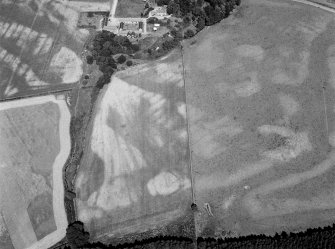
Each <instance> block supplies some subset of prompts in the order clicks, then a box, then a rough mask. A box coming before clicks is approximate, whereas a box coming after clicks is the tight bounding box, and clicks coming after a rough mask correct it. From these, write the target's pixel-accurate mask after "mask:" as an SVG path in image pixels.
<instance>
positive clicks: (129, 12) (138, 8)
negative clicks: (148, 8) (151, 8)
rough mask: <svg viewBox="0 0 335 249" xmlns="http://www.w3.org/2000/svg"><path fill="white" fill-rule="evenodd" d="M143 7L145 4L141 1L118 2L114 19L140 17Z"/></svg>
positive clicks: (121, 0) (126, 0) (127, 0)
mask: <svg viewBox="0 0 335 249" xmlns="http://www.w3.org/2000/svg"><path fill="white" fill-rule="evenodd" d="M114 1H117V0H114ZM144 7H145V2H144V1H143V0H118V2H117V7H116V11H115V17H120V18H124V17H141V12H143V10H144Z"/></svg>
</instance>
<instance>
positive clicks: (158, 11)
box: [149, 5, 169, 19]
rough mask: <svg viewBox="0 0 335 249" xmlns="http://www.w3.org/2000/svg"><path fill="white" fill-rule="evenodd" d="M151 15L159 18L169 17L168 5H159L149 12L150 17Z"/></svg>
mask: <svg viewBox="0 0 335 249" xmlns="http://www.w3.org/2000/svg"><path fill="white" fill-rule="evenodd" d="M150 17H156V18H158V19H164V18H166V17H169V15H168V13H167V6H166V5H164V6H158V7H155V8H154V9H153V10H152V11H150V12H149V18H150Z"/></svg>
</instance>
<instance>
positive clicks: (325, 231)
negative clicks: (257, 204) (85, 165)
mask: <svg viewBox="0 0 335 249" xmlns="http://www.w3.org/2000/svg"><path fill="white" fill-rule="evenodd" d="M67 242H68V245H69V246H67V247H65V248H71V249H77V248H84V249H93V248H94V249H107V248H108V249H116V248H119V249H156V248H162V249H170V248H171V249H182V248H183V249H193V248H198V249H212V248H213V249H214V248H215V249H242V248H250V249H252V248H257V249H258V248H260V249H328V248H329V249H331V248H335V224H334V225H333V226H327V227H324V228H315V229H307V230H306V231H304V232H299V233H289V234H287V233H286V232H282V233H281V234H280V235H279V234H276V235H275V236H272V237H271V236H265V235H249V236H241V237H238V238H227V239H212V238H198V239H197V243H196V244H197V246H196V244H195V243H194V241H192V239H190V238H182V237H170V236H166V237H162V236H161V237H154V238H150V239H145V240H142V241H135V242H134V243H132V244H122V245H104V244H102V243H91V244H90V243H88V233H87V232H85V231H84V229H83V224H82V223H81V222H75V223H72V224H71V225H69V228H68V229H67Z"/></svg>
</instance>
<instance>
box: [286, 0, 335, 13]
mask: <svg viewBox="0 0 335 249" xmlns="http://www.w3.org/2000/svg"><path fill="white" fill-rule="evenodd" d="M292 2H297V3H302V4H307V5H310V6H313V7H316V8H319V9H323V10H326V11H329V12H332V13H335V9H333V8H330V7H326V6H323V5H321V4H318V3H314V2H310V1H306V0H292Z"/></svg>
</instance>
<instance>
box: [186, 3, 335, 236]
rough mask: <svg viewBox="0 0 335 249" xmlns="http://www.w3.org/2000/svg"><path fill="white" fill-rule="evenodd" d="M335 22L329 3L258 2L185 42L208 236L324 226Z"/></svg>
mask: <svg viewBox="0 0 335 249" xmlns="http://www.w3.org/2000/svg"><path fill="white" fill-rule="evenodd" d="M334 30H335V22H334V16H333V14H332V13H327V12H325V11H323V10H321V9H318V8H314V7H311V6H306V5H302V4H299V3H293V2H292V1H273V0H255V1H251V0H250V1H245V2H244V3H243V4H242V6H241V7H240V8H239V10H238V11H237V12H236V14H235V15H233V16H232V17H230V18H228V19H226V20H224V21H222V22H221V23H220V24H218V25H215V26H213V27H209V28H208V29H206V30H204V31H203V32H200V33H199V34H198V35H197V42H196V43H193V44H191V41H185V42H184V44H183V50H184V61H185V76H186V78H185V80H186V96H187V109H188V116H189V126H190V134H189V135H190V144H191V152H192V165H193V173H194V191H195V199H196V203H197V205H198V207H205V206H206V207H208V206H210V207H211V214H208V210H206V208H202V209H200V212H201V214H202V215H199V216H197V218H196V226H197V231H198V232H199V235H201V234H202V233H205V232H206V231H208V230H212V231H214V232H213V234H208V232H206V234H204V236H213V235H215V231H222V230H224V231H230V232H232V234H233V235H246V234H250V233H253V232H257V233H265V234H274V233H275V232H281V230H282V229H283V228H285V229H286V231H293V230H296V229H297V228H299V229H304V228H307V227H309V225H310V226H318V222H320V224H321V223H322V224H324V223H323V222H324V219H321V218H320V217H321V215H320V212H322V210H325V209H327V208H330V209H333V208H334V201H333V199H331V196H332V194H331V193H332V192H333V189H334V186H331V183H329V184H325V181H324V179H325V178H327V175H328V172H329V175H331V174H333V169H332V164H333V162H334V157H333V154H334V151H332V147H331V146H334V144H335V142H334V140H335V139H334V132H333V130H334V113H333V111H334V110H335V108H334V83H333V81H334V75H333V72H332V71H334V70H332V69H333V68H334V65H333V64H334V62H333V57H334V51H335V50H334V44H335V35H334V34H335V33H334ZM314 178H315V180H314ZM317 179H320V181H317ZM327 179H328V178H327ZM329 182H330V181H329ZM302 185H303V186H304V187H300V186H302ZM313 187H314V188H313ZM316 187H317V188H316ZM313 189H315V191H314V192H313V191H311V190H313ZM297 196H298V197H297ZM299 196H303V197H301V198H299ZM318 202H320V207H319V212H318V211H317V205H316V204H317V203H318ZM207 204H208V205H207ZM299 210H301V211H299ZM211 215H213V217H210V216H211ZM290 215H292V216H290ZM294 215H297V216H298V215H299V217H300V219H299V220H297V219H294V218H292V217H293V216H294ZM309 215H311V216H310V217H309ZM277 216H278V217H277ZM273 217H277V219H283V220H285V221H286V222H285V227H282V226H277V225H276V223H271V221H272V219H273ZM213 220H215V224H214V223H213V222H212V221H213ZM311 220H313V222H312V223H310V224H309V222H311ZM328 220H329V223H331V222H333V218H332V217H328ZM262 224H266V226H265V225H262ZM282 224H283V223H282Z"/></svg>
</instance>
